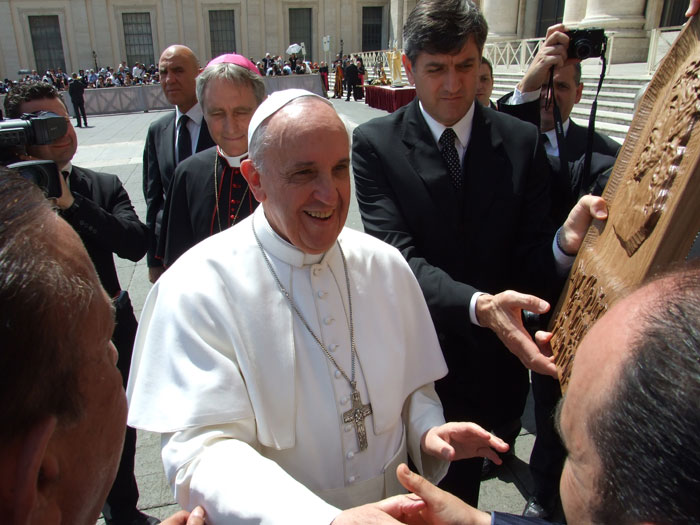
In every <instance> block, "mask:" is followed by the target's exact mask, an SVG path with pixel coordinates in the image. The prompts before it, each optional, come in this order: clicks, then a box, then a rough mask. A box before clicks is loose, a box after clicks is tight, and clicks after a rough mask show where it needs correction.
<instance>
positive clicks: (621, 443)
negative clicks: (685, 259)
mask: <svg viewBox="0 0 700 525" xmlns="http://www.w3.org/2000/svg"><path fill="white" fill-rule="evenodd" d="M657 285H658V286H660V287H662V290H661V291H660V292H659V294H658V297H657V299H656V300H652V301H651V303H650V304H649V305H648V308H647V312H648V314H647V315H646V316H645V318H644V319H642V320H641V321H640V322H641V326H640V330H639V333H638V335H637V336H636V338H635V340H634V341H633V343H632V345H633V348H634V350H633V354H632V355H631V356H630V357H629V358H628V361H627V363H626V364H625V365H623V366H624V369H623V370H622V372H621V374H620V379H619V386H618V387H617V389H616V392H615V394H614V396H613V398H612V399H611V400H610V402H609V403H608V404H607V406H605V407H603V409H602V410H598V411H597V413H596V415H595V416H592V417H591V421H590V433H591V438H592V439H593V442H594V444H595V447H596V449H597V452H598V455H599V456H600V459H601V462H602V475H601V477H600V479H599V480H598V492H599V494H598V496H599V505H598V506H597V508H596V509H594V513H593V516H594V519H595V520H596V522H600V523H616V524H632V523H640V522H646V521H648V522H654V523H699V522H700V266H698V265H697V264H694V265H692V266H691V267H690V268H688V267H686V269H685V270H683V271H681V272H680V273H675V274H672V275H670V276H667V277H662V278H661V279H660V280H659V281H657Z"/></svg>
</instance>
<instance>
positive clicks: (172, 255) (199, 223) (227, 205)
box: [158, 147, 258, 266]
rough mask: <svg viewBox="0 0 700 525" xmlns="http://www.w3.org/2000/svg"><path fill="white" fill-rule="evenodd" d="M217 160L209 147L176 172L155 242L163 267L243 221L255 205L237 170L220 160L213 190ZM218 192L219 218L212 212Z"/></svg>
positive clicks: (192, 157)
mask: <svg viewBox="0 0 700 525" xmlns="http://www.w3.org/2000/svg"><path fill="white" fill-rule="evenodd" d="M216 158H217V149H216V147H212V148H209V149H207V150H204V151H200V152H199V153H196V154H195V155H192V156H191V157H189V158H187V159H185V160H184V161H182V162H181V163H180V164H179V165H178V167H177V168H176V169H175V174H174V175H173V180H172V182H171V183H170V188H169V190H168V194H167V196H166V198H165V208H164V210H163V222H162V224H161V230H160V231H161V234H160V238H159V239H158V255H159V256H160V257H161V259H162V261H163V264H164V265H165V266H171V265H172V264H173V263H174V262H175V261H176V260H177V259H178V257H180V255H182V254H183V253H185V252H186V251H187V250H189V249H190V248H191V247H192V246H194V245H195V244H197V243H198V242H200V241H203V240H204V239H206V238H207V237H210V236H211V235H214V234H215V233H219V232H220V231H222V230H225V229H226V228H229V227H230V226H233V224H235V223H237V222H239V221H241V220H243V219H245V218H246V217H247V216H248V215H250V214H251V213H252V212H253V211H254V210H255V208H256V207H257V206H258V201H256V200H255V197H253V194H252V192H251V191H249V190H248V183H247V182H246V180H245V179H244V178H243V175H242V174H241V173H240V170H235V171H234V170H232V169H226V170H224V168H228V163H227V162H226V160H225V159H223V158H221V157H219V159H218V163H217V166H218V169H217V183H218V184H217V191H215V190H214V163H215V159H216ZM217 193H218V203H217V208H216V210H218V212H219V213H218V215H217V214H215V213H214V212H215V208H214V203H215V202H216V197H217ZM234 219H235V220H234Z"/></svg>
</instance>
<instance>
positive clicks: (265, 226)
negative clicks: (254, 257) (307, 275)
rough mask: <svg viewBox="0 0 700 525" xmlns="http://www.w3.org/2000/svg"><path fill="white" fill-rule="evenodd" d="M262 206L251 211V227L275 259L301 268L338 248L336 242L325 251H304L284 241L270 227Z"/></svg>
mask: <svg viewBox="0 0 700 525" xmlns="http://www.w3.org/2000/svg"><path fill="white" fill-rule="evenodd" d="M264 206H265V204H264V203H263V204H262V205H261V206H258V208H257V209H256V210H255V212H254V213H253V227H254V228H255V233H257V234H258V237H259V238H260V242H261V243H262V245H263V248H265V251H267V252H268V253H269V254H270V255H273V256H275V257H276V258H277V259H280V260H281V261H284V262H286V263H287V264H290V265H292V266H296V267H297V268H302V267H304V266H307V265H312V264H318V263H320V262H321V261H322V260H323V259H324V258H325V256H326V255H327V254H332V253H333V252H334V251H335V250H337V249H338V248H337V246H338V243H337V242H336V243H334V244H333V247H332V248H331V249H330V250H328V251H327V252H325V253H318V254H310V253H304V252H303V251H301V250H300V249H299V248H297V247H296V246H294V245H292V244H290V243H289V242H287V241H285V240H284V239H283V238H282V237H280V236H279V234H278V233H277V232H276V231H275V230H273V229H272V226H270V223H269V222H268V220H267V217H265V211H264Z"/></svg>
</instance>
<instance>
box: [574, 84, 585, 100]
mask: <svg viewBox="0 0 700 525" xmlns="http://www.w3.org/2000/svg"><path fill="white" fill-rule="evenodd" d="M581 95H583V82H581V83H580V84H579V85H578V86H576V101H575V102H574V104H578V103H579V102H581Z"/></svg>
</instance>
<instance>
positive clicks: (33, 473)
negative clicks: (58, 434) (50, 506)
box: [0, 416, 58, 525]
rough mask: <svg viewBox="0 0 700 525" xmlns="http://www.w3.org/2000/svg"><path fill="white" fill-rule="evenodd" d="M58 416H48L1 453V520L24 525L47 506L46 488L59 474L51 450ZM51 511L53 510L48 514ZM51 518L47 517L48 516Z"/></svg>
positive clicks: (43, 521)
mask: <svg viewBox="0 0 700 525" xmlns="http://www.w3.org/2000/svg"><path fill="white" fill-rule="evenodd" d="M55 429H56V418H55V417H53V416H49V417H46V418H44V419H43V420H41V421H40V422H39V423H36V424H35V425H34V426H32V428H31V429H30V430H29V431H28V432H27V433H26V434H24V435H22V436H20V437H19V438H18V439H16V440H14V441H12V442H11V443H10V444H9V446H3V447H2V451H1V452H0V513H2V521H3V523H6V521H5V520H6V519H8V518H9V523H10V524H12V525H15V524H17V525H19V524H21V525H25V524H27V523H30V521H35V522H36V523H49V521H47V519H44V518H41V519H39V517H40V515H41V514H44V513H45V511H46V510H47V509H46V498H45V497H44V496H45V495H44V494H43V493H42V492H43V490H44V489H45V488H46V487H48V486H50V485H51V484H52V483H51V481H52V480H55V479H56V478H57V476H58V463H57V459H56V458H55V456H53V455H52V454H51V453H50V452H49V443H50V441H51V437H52V436H53V434H54V431H55ZM49 514H50V513H49ZM45 517H48V516H45Z"/></svg>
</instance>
